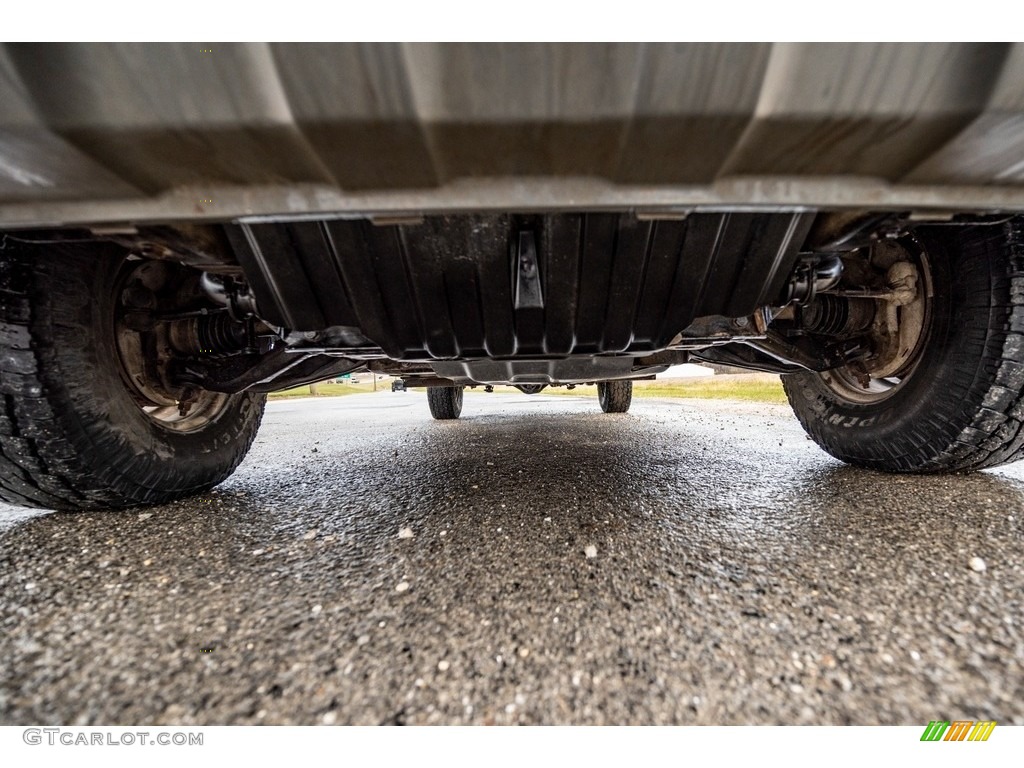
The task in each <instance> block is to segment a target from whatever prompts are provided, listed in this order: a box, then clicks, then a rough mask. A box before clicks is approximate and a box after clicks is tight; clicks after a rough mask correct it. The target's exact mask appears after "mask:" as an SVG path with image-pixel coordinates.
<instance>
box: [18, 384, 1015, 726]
mask: <svg viewBox="0 0 1024 768" xmlns="http://www.w3.org/2000/svg"><path fill="white" fill-rule="evenodd" d="M1022 524H1024V465H1018V466H1015V467H1011V468H1008V469H1005V470H1000V471H996V472H986V473H979V474H975V475H967V476H950V477H907V476H887V475H882V474H876V473H872V472H866V471H862V470H857V469H852V468H848V467H845V466H843V465H842V464H840V463H839V462H837V461H835V460H833V459H831V458H830V457H829V456H827V455H826V454H824V453H822V452H821V451H820V450H819V449H818V448H816V447H815V446H814V445H813V443H811V442H810V441H809V440H808V439H807V438H806V437H805V436H804V433H803V432H802V430H801V429H800V427H799V425H798V424H797V423H796V421H795V420H794V419H793V417H792V415H791V413H790V412H789V409H788V408H787V407H786V406H776V405H761V404H754V403H727V402H715V401H696V400H674V401H669V400H648V399H636V400H634V403H633V408H632V411H631V413H629V414H627V415H604V414H601V413H600V411H599V410H598V407H597V403H596V402H594V401H592V400H587V399H583V398H574V397H550V396H545V395H539V396H533V397H527V396H525V395H524V396H513V395H504V394H498V393H494V394H490V395H488V394H483V393H476V392H473V393H468V394H467V396H466V406H465V409H464V415H463V418H462V419H461V420H459V421H457V422H434V421H431V420H430V418H429V414H428V412H427V405H426V399H425V397H424V396H423V394H422V393H418V392H407V393H380V394H375V395H353V396H349V397H344V398H330V399H326V398H325V399H318V400H312V399H307V400H291V401H284V402H281V401H279V402H274V403H271V404H270V406H269V407H268V411H267V416H266V418H265V421H264V426H263V428H262V431H261V433H260V436H259V437H258V439H257V443H256V445H255V446H254V448H253V450H252V452H251V453H250V455H249V457H248V458H247V459H246V461H245V463H244V464H243V465H242V467H241V468H240V469H239V471H238V472H237V473H236V474H235V475H234V476H233V477H232V478H231V479H230V480H228V481H227V482H225V483H224V484H223V485H221V486H220V487H219V488H217V489H215V490H214V491H213V492H211V493H209V494H206V495H204V496H202V497H199V498H193V499H189V500H186V501H182V502H179V503H174V504H168V505H164V506H160V507H153V508H149V509H137V510H129V511H122V512H87V513H77V514H69V513H38V512H36V513H33V512H25V511H21V510H14V509H12V508H9V507H0V723H4V724H80V725H87V724H101V723H102V724H220V723H295V724H318V723H359V724H368V723H395V724H399V723H408V724H413V723H416V724H419V723H497V724H507V723H552V724H554V723H588V724H612V723H622V724H627V723H628V724H648V723H650V724H655V723H675V724H700V723H707V724H732V723H751V724H758V723H793V724H811V723H814V724H847V723H853V724H876V723H883V724H905V725H923V724H925V723H927V722H928V721H929V720H934V719H950V720H952V719H958V718H964V719H995V720H997V721H998V722H999V723H1000V724H1009V723H1016V724H1024V633H1022V624H1024V611H1022V595H1024V567H1022V566H1024V547H1022V546H1021V544H1022V538H1024V537H1022V531H1024V525H1022Z"/></svg>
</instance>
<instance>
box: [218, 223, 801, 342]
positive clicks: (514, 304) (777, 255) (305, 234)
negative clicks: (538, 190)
mask: <svg viewBox="0 0 1024 768" xmlns="http://www.w3.org/2000/svg"><path fill="white" fill-rule="evenodd" d="M812 219H813V214H811V213H806V212H791V213H695V214H691V215H689V216H688V217H686V218H682V219H668V218H666V219H646V218H643V219H641V218H638V217H637V216H636V215H634V214H632V213H591V214H576V213H572V214H570V213H557V214H537V215H529V214H524V215H511V214H473V215H456V216H426V217H423V218H422V219H420V220H415V221H411V222H408V223H398V224H382V223H374V222H372V221H370V220H367V219H360V220H341V219H337V220H326V221H304V222H290V223H258V224H232V225H226V229H227V233H228V237H229V238H230V240H231V243H232V245H233V247H234V249H235V252H236V254H237V256H238V260H239V263H240V264H241V265H242V269H243V271H244V272H245V275H246V277H247V279H248V280H249V281H250V282H251V284H252V286H253V290H254V292H255V295H256V300H257V304H258V306H259V310H260V314H261V315H262V317H263V318H265V319H266V320H267V321H269V322H271V323H273V324H275V325H279V326H282V327H285V328H288V329H289V330H296V331H320V330H324V329H326V328H329V327H334V326H347V327H354V328H358V329H360V330H361V331H362V333H363V334H364V335H365V336H366V337H368V338H369V339H371V340H372V341H373V342H375V343H376V344H378V345H380V347H381V348H382V349H383V350H384V351H385V353H387V354H388V356H390V357H392V358H393V359H396V360H431V359H434V360H436V359H442V360H444V359H449V360H454V359H472V358H516V357H531V358H537V357H563V356H568V355H594V354H611V353H625V354H630V353H645V352H651V351H654V350H658V349H662V348H664V347H665V346H667V345H668V343H669V342H670V341H671V339H672V338H673V337H674V336H675V335H676V334H677V333H678V332H679V331H681V330H682V329H683V328H685V327H686V326H687V325H689V324H690V323H691V322H692V321H693V319H694V318H695V317H701V316H705V315H726V316H730V317H741V316H745V315H749V314H750V313H752V312H753V311H754V310H755V309H756V308H757V307H759V306H762V305H764V304H769V303H771V302H772V301H774V300H775V299H776V298H777V297H778V296H779V295H780V294H781V293H783V289H784V286H785V283H786V279H787V277H788V276H789V274H790V272H791V271H792V269H793V267H794V265H795V263H796V259H797V254H798V252H799V249H800V246H801V245H802V243H803V241H804V238H805V237H806V235H807V231H808V229H809V227H810V224H811V221H812Z"/></svg>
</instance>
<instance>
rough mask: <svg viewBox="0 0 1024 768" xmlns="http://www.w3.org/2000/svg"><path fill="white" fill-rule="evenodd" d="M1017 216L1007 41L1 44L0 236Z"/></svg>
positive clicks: (1018, 119) (1023, 99)
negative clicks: (49, 230)
mask: <svg viewBox="0 0 1024 768" xmlns="http://www.w3.org/2000/svg"><path fill="white" fill-rule="evenodd" d="M829 207H838V208H842V207H851V208H892V209H903V210H906V209H921V210H938V211H969V210H977V211H995V210H1013V211H1020V210H1024V46H1022V45H1020V44H1016V45H1011V44H973V43H972V44H960V43H957V44H739V43H735V44H734V43H730V44H678V45H670V44H262V43H257V44H220V43H207V44H199V43H182V44H152V43H146V44H141V43H140V44H6V45H4V46H2V47H0V226H2V227H5V228H16V227H31V226H49V225H63V224H80V223H85V224H116V223H119V222H130V221H168V220H211V221H216V220H231V219H239V218H248V219H250V220H260V219H272V220H273V219H290V218H302V217H315V218H321V217H324V216H331V215H340V216H346V215H359V216H362V215H373V214H376V215H380V216H388V215H402V214H408V213H422V212H427V213H429V212H453V211H483V210H519V211H530V210H552V209H557V210H600V209H625V208H636V209H640V210H647V211H651V212H655V213H658V212H672V211H684V212H685V211H687V210H691V209H709V210H714V209H723V208H725V209H736V208H753V209H767V210H771V209H786V210H793V209H800V208H829Z"/></svg>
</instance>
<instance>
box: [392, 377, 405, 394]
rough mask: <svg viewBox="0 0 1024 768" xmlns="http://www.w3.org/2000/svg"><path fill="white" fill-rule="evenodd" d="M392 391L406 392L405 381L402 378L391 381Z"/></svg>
mask: <svg viewBox="0 0 1024 768" xmlns="http://www.w3.org/2000/svg"><path fill="white" fill-rule="evenodd" d="M391 391H392V392H405V382H404V381H402V380H401V379H395V380H394V381H392V382H391Z"/></svg>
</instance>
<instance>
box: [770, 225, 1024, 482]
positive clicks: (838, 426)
mask: <svg viewBox="0 0 1024 768" xmlns="http://www.w3.org/2000/svg"><path fill="white" fill-rule="evenodd" d="M917 243H918V244H919V246H920V247H921V248H923V250H924V253H925V254H926V255H927V257H928V261H929V263H930V270H931V279H932V290H933V295H932V298H931V300H930V302H929V304H930V306H929V309H928V313H927V314H928V317H929V320H928V322H927V326H926V328H925V333H924V335H923V336H922V340H921V341H920V342H919V345H918V347H919V352H918V353H917V354H918V359H917V362H916V364H915V365H914V367H913V368H912V369H911V370H910V372H909V374H908V375H907V376H906V377H905V378H904V379H903V380H902V381H900V383H899V385H898V386H896V387H895V388H894V389H893V390H892V391H891V393H887V392H885V391H884V390H883V389H881V388H880V390H879V394H878V395H877V396H876V397H875V398H874V399H873V398H872V397H871V396H870V393H869V392H866V393H865V394H859V393H858V392H857V391H856V390H854V389H851V388H850V386H849V384H845V385H843V384H842V383H841V382H843V381H849V377H844V374H843V369H840V370H838V371H833V372H825V373H813V372H801V373H797V374H790V375H786V376H783V377H782V381H783V386H784V387H785V390H786V395H787V397H788V398H789V402H790V403H791V405H792V406H793V410H794V412H795V413H796V416H797V418H798V419H799V420H800V423H801V424H802V425H803V426H804V429H806V430H807V433H808V434H809V435H810V436H811V437H812V438H813V439H814V441H815V442H816V443H818V445H820V446H821V447H822V448H823V449H824V450H826V451H827V452H828V453H830V454H832V455H833V456H835V457H836V458H837V459H840V460H842V461H845V462H847V463H850V464H854V465H856V466H860V467H867V468H870V469H876V470H883V471H887V472H922V473H929V472H965V471H971V470H977V469H985V468H987V467H996V466H999V465H1001V464H1007V463H1009V462H1012V461H1016V460H1017V459H1020V458H1022V456H1024V428H1022V425H1024V398H1022V391H1024V221H1022V220H1020V219H1017V220H1014V221H1013V222H1011V223H1009V224H1005V225H993V226H976V227H971V228H945V229H934V230H930V231H929V230H922V231H921V232H919V234H918V236H917ZM844 386H845V389H844ZM872 386H874V385H873V384H872ZM844 391H845V392H847V393H848V394H846V395H845V396H844V394H843V392H844Z"/></svg>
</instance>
